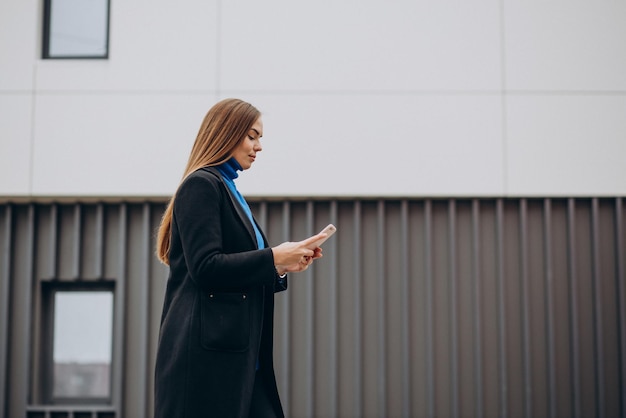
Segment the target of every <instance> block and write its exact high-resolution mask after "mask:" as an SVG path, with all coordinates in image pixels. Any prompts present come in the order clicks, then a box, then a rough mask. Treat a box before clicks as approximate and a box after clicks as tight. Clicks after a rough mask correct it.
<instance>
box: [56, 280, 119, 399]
mask: <svg viewBox="0 0 626 418" xmlns="http://www.w3.org/2000/svg"><path fill="white" fill-rule="evenodd" d="M112 336H113V293H112V292H108V291H91V292H84V291H57V292H55V295H54V342H53V361H54V372H53V373H54V385H53V396H54V397H55V398H75V397H80V398H103V397H109V396H110V386H111V385H110V380H111V379H110V378H111V350H112Z"/></svg>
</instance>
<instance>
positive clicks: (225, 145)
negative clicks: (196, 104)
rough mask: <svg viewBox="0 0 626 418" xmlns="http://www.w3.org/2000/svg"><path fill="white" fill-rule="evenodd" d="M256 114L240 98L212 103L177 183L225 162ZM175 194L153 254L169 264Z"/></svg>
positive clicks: (168, 207)
mask: <svg viewBox="0 0 626 418" xmlns="http://www.w3.org/2000/svg"><path fill="white" fill-rule="evenodd" d="M260 116H261V113H260V112H259V111H258V110H257V109H256V108H255V107H254V106H252V105H251V104H250V103H246V102H244V101H243V100H239V99H224V100H222V101H220V102H218V103H216V104H215V105H214V106H213V107H212V108H211V109H209V111H208V112H207V114H206V116H205V117H204V120H203V121H202V125H200V130H199V131H198V136H197V137H196V141H195V142H194V144H193V147H192V149H191V154H190V155H189V161H188V162H187V167H186V168H185V174H184V175H183V178H182V180H181V183H182V182H183V181H184V180H185V179H186V178H187V176H189V175H190V174H191V173H193V172H194V171H196V170H198V169H199V168H202V167H207V166H216V165H219V164H222V163H224V162H226V161H227V160H228V159H229V158H230V157H231V155H232V153H233V151H234V150H235V148H236V147H237V145H239V143H240V142H241V141H243V140H244V139H245V137H246V135H247V133H248V132H249V131H250V129H251V128H252V125H254V122H256V121H257V119H258V118H259V117H260ZM175 197H176V194H174V196H172V198H171V199H170V202H169V204H168V205H167V209H165V213H164V214H163V218H162V219H161V225H160V226H159V233H158V236H157V245H156V253H157V257H158V258H159V260H161V262H162V263H164V264H167V265H169V263H170V257H169V256H170V245H171V238H172V214H173V212H174V198H175Z"/></svg>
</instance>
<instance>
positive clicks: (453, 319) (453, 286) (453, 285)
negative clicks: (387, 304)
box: [448, 199, 459, 417]
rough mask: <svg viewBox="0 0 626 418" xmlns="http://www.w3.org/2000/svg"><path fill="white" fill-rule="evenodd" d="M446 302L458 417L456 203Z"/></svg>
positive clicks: (452, 395) (451, 221)
mask: <svg viewBox="0 0 626 418" xmlns="http://www.w3.org/2000/svg"><path fill="white" fill-rule="evenodd" d="M448 279H449V281H450V286H449V295H448V301H449V303H450V411H451V416H452V417H458V416H459V325H458V317H457V314H458V313H457V303H458V300H457V280H458V278H457V270H456V201H455V200H454V199H450V200H449V201H448Z"/></svg>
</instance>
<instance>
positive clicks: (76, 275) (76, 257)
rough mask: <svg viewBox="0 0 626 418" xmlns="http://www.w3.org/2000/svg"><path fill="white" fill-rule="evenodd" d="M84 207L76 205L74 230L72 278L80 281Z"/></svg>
mask: <svg viewBox="0 0 626 418" xmlns="http://www.w3.org/2000/svg"><path fill="white" fill-rule="evenodd" d="M82 213H83V212H82V205H81V204H80V203H77V204H75V205H74V230H73V231H72V232H73V234H72V235H73V237H74V239H73V243H74V247H73V248H72V273H71V278H72V279H74V280H79V279H80V278H81V277H80V267H81V256H80V253H81V249H82V248H83V246H82V242H81V230H82V224H83V222H82Z"/></svg>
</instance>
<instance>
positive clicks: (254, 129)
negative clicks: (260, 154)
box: [250, 128, 263, 137]
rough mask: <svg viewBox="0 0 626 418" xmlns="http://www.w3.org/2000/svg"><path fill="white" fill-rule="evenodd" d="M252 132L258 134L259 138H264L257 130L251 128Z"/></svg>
mask: <svg viewBox="0 0 626 418" xmlns="http://www.w3.org/2000/svg"><path fill="white" fill-rule="evenodd" d="M250 130H251V131H254V132H256V134H257V135H258V136H259V137H262V136H263V135H261V133H260V132H259V131H257V130H256V129H254V128H250Z"/></svg>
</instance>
